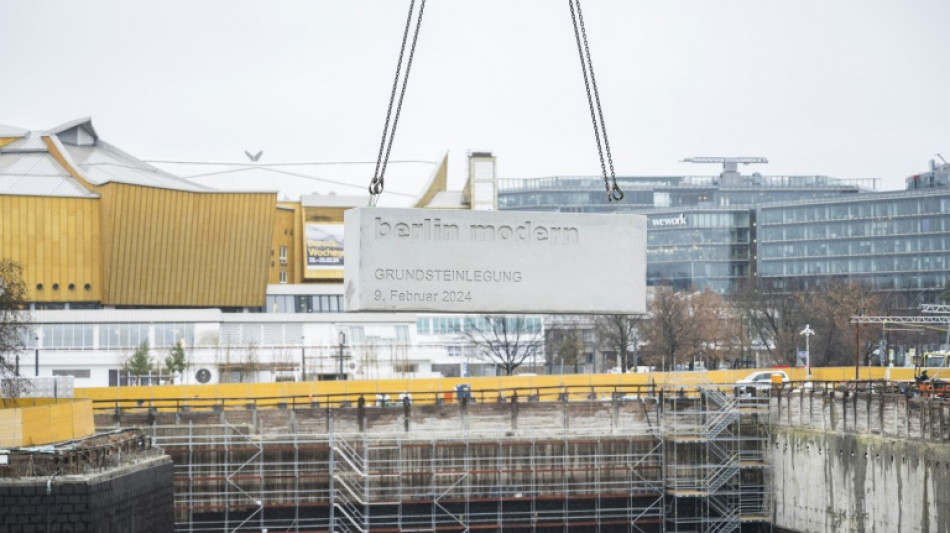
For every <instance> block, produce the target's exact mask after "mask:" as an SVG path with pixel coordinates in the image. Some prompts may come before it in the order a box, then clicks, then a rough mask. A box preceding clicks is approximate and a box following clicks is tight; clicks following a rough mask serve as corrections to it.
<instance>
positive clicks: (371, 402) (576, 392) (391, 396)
mask: <svg viewBox="0 0 950 533" xmlns="http://www.w3.org/2000/svg"><path fill="white" fill-rule="evenodd" d="M907 385H908V384H907V383H906V382H896V381H884V380H862V381H837V380H835V381H808V382H801V381H793V382H788V383H782V384H773V385H771V386H770V387H767V388H753V389H752V390H749V387H746V386H742V385H737V384H735V383H707V384H690V385H673V384H659V383H647V384H634V385H551V386H534V387H511V388H485V389H479V390H457V389H456V390H431V391H422V392H420V391H418V390H415V391H413V392H411V393H410V392H380V393H372V392H369V393H367V392H347V393H327V394H307V395H281V396H258V397H248V396H220V397H167V398H156V397H147V396H144V395H143V397H139V398H136V397H125V398H121V399H93V410H94V412H97V413H111V412H137V411H143V412H144V411H152V412H176V411H181V412H184V411H222V410H233V409H302V408H327V407H334V408H337V407H344V408H345V407H360V406H362V407H370V408H375V407H399V406H402V405H403V404H404V403H408V404H409V405H434V404H439V405H442V404H461V403H466V404H469V403H474V404H484V403H513V402H556V401H619V402H624V401H635V400H640V399H645V398H653V399H663V398H664V397H666V398H696V397H699V395H700V394H701V391H703V390H710V389H711V390H716V391H718V392H720V393H723V394H728V395H730V396H739V397H741V398H746V397H758V398H761V397H763V396H766V397H767V396H772V395H776V394H794V393H796V392H802V391H808V392H818V391H831V390H836V391H856V392H873V393H899V394H906V393H907V392H908V387H907ZM127 390H128V388H127Z"/></svg>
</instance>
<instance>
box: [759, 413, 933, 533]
mask: <svg viewBox="0 0 950 533" xmlns="http://www.w3.org/2000/svg"><path fill="white" fill-rule="evenodd" d="M772 458H773V466H774V470H773V471H774V475H775V479H774V482H775V485H774V487H775V526H776V528H780V529H786V530H790V531H798V532H802V533H811V532H822V533H825V532H827V533H832V532H847V531H855V532H857V531H861V532H865V531H867V532H881V533H884V532H893V531H900V532H934V533H936V532H946V531H950V446H947V445H946V444H939V443H933V442H921V441H911V440H905V439H894V438H882V437H879V436H876V435H858V434H842V433H839V432H830V431H821V430H810V429H795V428H775V429H773V442H772Z"/></svg>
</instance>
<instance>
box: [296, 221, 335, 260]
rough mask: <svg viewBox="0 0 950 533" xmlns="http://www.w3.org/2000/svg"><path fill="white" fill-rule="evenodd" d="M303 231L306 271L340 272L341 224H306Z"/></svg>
mask: <svg viewBox="0 0 950 533" xmlns="http://www.w3.org/2000/svg"><path fill="white" fill-rule="evenodd" d="M304 230H305V231H304V233H305V239H306V242H305V243H304V249H305V252H304V257H305V258H306V261H307V263H306V268H307V270H341V269H342V268H343V224H306V225H305V227H304Z"/></svg>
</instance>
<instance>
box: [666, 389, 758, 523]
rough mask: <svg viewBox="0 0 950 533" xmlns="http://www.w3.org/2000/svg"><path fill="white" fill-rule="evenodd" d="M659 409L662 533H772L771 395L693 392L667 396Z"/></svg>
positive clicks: (687, 390) (716, 391)
mask: <svg viewBox="0 0 950 533" xmlns="http://www.w3.org/2000/svg"><path fill="white" fill-rule="evenodd" d="M663 409H664V411H663V415H662V417H661V419H662V420H663V422H664V426H663V436H664V440H665V442H666V455H665V472H666V476H665V479H666V494H667V505H666V525H665V531H674V532H677V531H703V532H709V533H720V532H733V531H739V530H740V529H742V527H743V524H756V525H757V526H758V527H756V529H758V530H759V531H771V514H772V513H771V501H772V486H771V474H770V471H769V462H768V460H767V457H766V455H767V453H768V433H767V431H768V430H767V427H768V414H769V397H768V391H763V394H761V395H753V396H743V395H740V394H739V393H737V392H736V391H726V390H723V389H722V388H721V387H715V386H711V385H693V386H689V387H686V388H678V389H675V391H674V393H673V394H672V395H667V396H666V398H665V399H664V401H663ZM746 529H748V528H746Z"/></svg>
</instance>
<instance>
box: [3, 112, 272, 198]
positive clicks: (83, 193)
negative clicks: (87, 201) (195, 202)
mask: <svg viewBox="0 0 950 533" xmlns="http://www.w3.org/2000/svg"><path fill="white" fill-rule="evenodd" d="M0 137H8V138H9V137H18V139H17V140H15V141H13V142H12V143H10V144H7V145H6V146H3V147H0V194H4V195H26V196H62V197H86V198H97V197H98V195H97V194H94V193H92V192H90V191H89V190H87V189H86V188H85V187H84V186H83V184H82V183H80V181H79V180H77V179H76V178H75V176H74V175H73V174H72V173H71V172H70V168H68V167H72V171H74V172H75V173H76V174H78V176H79V177H80V178H82V179H83V180H85V181H86V182H88V183H89V184H92V185H104V184H106V183H125V184H129V185H141V186H145V187H155V188H161V189H173V190H179V191H191V192H238V191H234V189H233V188H228V187H224V188H222V189H214V188H211V187H207V186H204V185H202V184H200V183H195V182H193V181H190V180H186V179H182V178H179V177H178V176H175V175H173V174H170V173H169V172H166V171H164V170H162V169H160V168H156V167H154V166H151V165H149V164H148V163H145V162H144V161H141V160H139V159H137V158H135V157H133V156H131V155H129V154H127V153H125V152H123V151H122V150H119V149H118V148H116V147H115V146H112V145H111V144H109V143H107V142H105V141H103V140H101V139H99V136H98V134H97V133H96V130H95V128H93V126H92V120H91V119H89V118H80V119H76V120H73V121H70V122H67V123H65V124H62V125H60V126H57V127H55V128H52V129H50V130H39V131H28V130H24V129H22V128H16V127H12V126H0ZM48 143H49V144H48ZM57 155H58V156H61V157H62V160H63V161H65V165H63V164H61V162H60V160H58V159H57V157H56V156H57ZM267 192H275V189H274V188H270V189H268V190H267Z"/></svg>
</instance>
